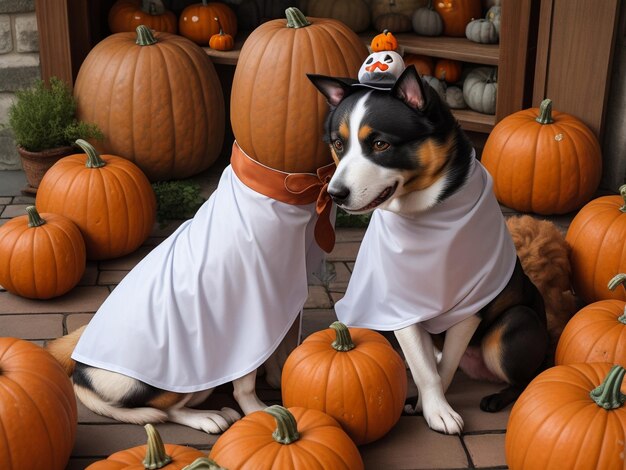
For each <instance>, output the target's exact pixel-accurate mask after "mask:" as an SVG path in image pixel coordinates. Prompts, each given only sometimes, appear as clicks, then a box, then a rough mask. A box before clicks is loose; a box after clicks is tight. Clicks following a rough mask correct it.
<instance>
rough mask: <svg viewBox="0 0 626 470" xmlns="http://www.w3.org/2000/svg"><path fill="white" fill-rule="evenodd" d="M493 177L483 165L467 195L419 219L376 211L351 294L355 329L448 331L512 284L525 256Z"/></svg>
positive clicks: (346, 307)
mask: <svg viewBox="0 0 626 470" xmlns="http://www.w3.org/2000/svg"><path fill="white" fill-rule="evenodd" d="M492 186H493V183H492V179H491V176H490V175H489V174H488V173H487V171H486V170H485V169H484V167H483V166H482V165H481V164H480V162H478V161H477V160H473V164H472V168H471V169H470V176H469V178H468V180H467V181H466V182H465V186H464V188H463V190H461V191H460V192H457V193H455V194H453V195H452V196H450V197H449V198H448V199H446V200H444V201H443V202H442V203H440V204H437V205H435V206H434V207H432V208H431V209H428V210H427V211H424V212H422V213H421V214H420V215H419V216H416V217H415V218H408V217H403V216H400V215H397V214H395V213H392V212H389V211H385V210H376V211H374V213H373V215H372V218H371V221H370V224H369V227H368V228H367V232H366V233H365V236H364V238H363V242H362V244H361V247H360V249H359V253H358V255H357V259H356V263H355V266H354V271H353V273H352V276H351V278H350V283H349V284H348V289H347V291H346V295H345V297H343V299H341V300H340V301H339V302H337V304H336V305H335V310H336V313H337V317H338V318H339V320H340V321H341V322H343V323H345V324H347V325H349V326H355V327H362V328H371V329H375V330H382V331H391V330H397V329H400V328H404V327H406V326H409V325H412V324H415V323H420V324H421V325H422V326H423V327H424V328H425V329H426V330H427V331H429V332H430V333H441V332H443V331H445V330H447V329H448V328H450V327H451V326H452V325H454V324H455V323H458V322H460V321H461V320H463V319H465V318H467V317H469V316H471V315H474V314H476V313H477V312H478V311H479V310H480V309H481V308H482V307H484V306H485V305H487V304H488V303H489V302H490V301H491V300H492V299H493V298H494V297H495V296H496V295H497V294H499V293H500V291H501V290H502V289H503V288H504V287H505V286H506V284H507V283H508V281H509V279H510V277H511V275H512V274H513V270H514V268H515V263H516V259H517V255H516V252H515V246H514V244H513V240H512V239H511V236H510V234H509V232H508V230H507V228H506V225H505V223H504V218H503V216H502V212H501V210H500V207H499V206H498V202H497V201H496V198H495V196H494V195H493V190H492Z"/></svg>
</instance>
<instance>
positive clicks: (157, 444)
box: [142, 423, 172, 470]
mask: <svg viewBox="0 0 626 470" xmlns="http://www.w3.org/2000/svg"><path fill="white" fill-rule="evenodd" d="M144 429H145V430H146V434H148V448H147V449H146V458H145V459H143V462H142V463H143V467H144V468H148V469H150V470H152V469H156V468H163V467H165V466H166V465H168V464H169V463H170V462H171V461H172V457H170V456H169V455H167V454H166V453H165V445H163V440H162V439H161V435H160V434H159V433H158V431H157V430H156V428H155V427H154V426H153V425H152V424H149V423H148V424H146V425H145V426H144Z"/></svg>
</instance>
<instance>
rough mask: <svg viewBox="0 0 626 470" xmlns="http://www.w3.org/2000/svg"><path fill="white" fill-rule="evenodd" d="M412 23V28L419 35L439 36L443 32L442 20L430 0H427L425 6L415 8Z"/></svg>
mask: <svg viewBox="0 0 626 470" xmlns="http://www.w3.org/2000/svg"><path fill="white" fill-rule="evenodd" d="M412 23H413V30H414V31H415V32H416V33H417V34H419V35H421V36H441V33H443V20H442V19H441V15H440V14H439V13H437V11H436V10H435V9H434V8H433V5H432V0H428V5H427V6H425V7H423V8H418V9H417V10H415V13H413V20H412Z"/></svg>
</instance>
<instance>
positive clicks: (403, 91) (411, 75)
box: [391, 65, 426, 111]
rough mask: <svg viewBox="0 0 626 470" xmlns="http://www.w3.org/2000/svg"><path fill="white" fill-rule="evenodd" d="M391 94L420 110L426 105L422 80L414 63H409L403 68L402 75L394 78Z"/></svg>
mask: <svg viewBox="0 0 626 470" xmlns="http://www.w3.org/2000/svg"><path fill="white" fill-rule="evenodd" d="M391 94H392V95H393V96H395V97H396V98H398V99H399V100H402V101H404V102H405V103H406V104H407V105H409V106H410V107H411V108H413V109H417V110H419V111H421V110H423V109H424V108H425V107H426V90H425V89H424V82H422V79H421V77H420V76H419V75H418V74H417V70H416V69H415V66H414V65H409V66H408V67H407V68H405V69H404V72H402V75H400V77H398V80H396V83H395V85H394V86H393V88H392V90H391Z"/></svg>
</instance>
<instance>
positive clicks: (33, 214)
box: [26, 206, 46, 228]
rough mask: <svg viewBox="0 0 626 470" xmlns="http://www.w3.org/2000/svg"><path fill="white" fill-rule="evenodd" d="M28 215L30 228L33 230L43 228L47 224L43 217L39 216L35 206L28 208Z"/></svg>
mask: <svg viewBox="0 0 626 470" xmlns="http://www.w3.org/2000/svg"><path fill="white" fill-rule="evenodd" d="M26 213H27V214H28V226H29V227H31V228H33V227H41V226H42V225H44V224H45V223H46V221H45V220H44V219H42V218H41V216H40V215H39V212H37V209H36V208H35V206H28V207H27V208H26Z"/></svg>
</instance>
